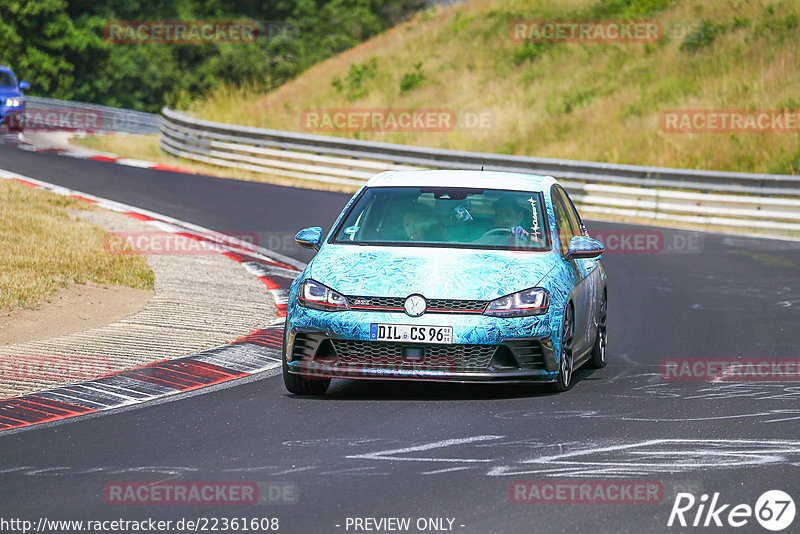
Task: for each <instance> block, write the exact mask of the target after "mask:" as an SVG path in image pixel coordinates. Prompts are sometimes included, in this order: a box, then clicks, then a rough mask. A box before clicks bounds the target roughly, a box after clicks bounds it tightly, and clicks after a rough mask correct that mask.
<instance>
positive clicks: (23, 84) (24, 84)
mask: <svg viewBox="0 0 800 534" xmlns="http://www.w3.org/2000/svg"><path fill="white" fill-rule="evenodd" d="M19 88H20V89H22V90H23V91H25V90H26V89H30V88H31V84H29V83H28V82H26V81H25V80H22V81H21V82H19Z"/></svg>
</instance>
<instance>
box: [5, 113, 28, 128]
mask: <svg viewBox="0 0 800 534" xmlns="http://www.w3.org/2000/svg"><path fill="white" fill-rule="evenodd" d="M8 129H9V131H11V132H24V131H25V115H22V116H20V115H11V116H10V117H8Z"/></svg>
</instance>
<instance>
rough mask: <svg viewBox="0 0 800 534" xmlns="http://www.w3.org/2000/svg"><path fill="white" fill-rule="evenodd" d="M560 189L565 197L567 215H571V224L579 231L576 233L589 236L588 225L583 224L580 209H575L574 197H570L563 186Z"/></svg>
mask: <svg viewBox="0 0 800 534" xmlns="http://www.w3.org/2000/svg"><path fill="white" fill-rule="evenodd" d="M558 190H559V193H560V194H561V196H562V197H563V199H564V206H565V207H566V208H567V217H569V220H570V224H571V225H572V226H573V228H575V229H576V231H577V232H578V233H577V234H575V235H586V236H588V234H587V233H586V226H585V225H584V224H583V220H582V219H581V216H580V214H579V213H578V210H577V209H575V204H573V203H572V199H571V198H569V194H567V192H566V191H565V190H564V189H563V188H561V187H559V188H558Z"/></svg>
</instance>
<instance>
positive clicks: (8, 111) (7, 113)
mask: <svg viewBox="0 0 800 534" xmlns="http://www.w3.org/2000/svg"><path fill="white" fill-rule="evenodd" d="M12 118H14V119H16V120H23V119H24V118H25V106H18V107H13V108H12V107H6V106H0V124H6V125H7V124H8V122H9V120H11V119H12Z"/></svg>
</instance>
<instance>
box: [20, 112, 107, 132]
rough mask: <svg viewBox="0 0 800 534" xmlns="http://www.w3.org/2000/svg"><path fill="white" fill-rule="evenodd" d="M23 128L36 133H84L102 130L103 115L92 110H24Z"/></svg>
mask: <svg viewBox="0 0 800 534" xmlns="http://www.w3.org/2000/svg"><path fill="white" fill-rule="evenodd" d="M25 128H26V129H27V130H29V131H30V130H38V131H62V130H67V131H84V132H96V131H100V130H102V129H103V115H102V113H100V112H99V111H97V110H93V109H81V108H71V109H63V108H61V109H58V108H32V107H27V108H25Z"/></svg>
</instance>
